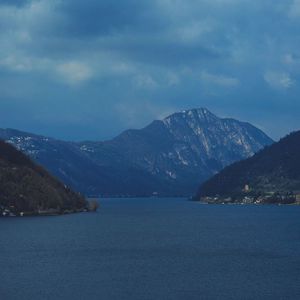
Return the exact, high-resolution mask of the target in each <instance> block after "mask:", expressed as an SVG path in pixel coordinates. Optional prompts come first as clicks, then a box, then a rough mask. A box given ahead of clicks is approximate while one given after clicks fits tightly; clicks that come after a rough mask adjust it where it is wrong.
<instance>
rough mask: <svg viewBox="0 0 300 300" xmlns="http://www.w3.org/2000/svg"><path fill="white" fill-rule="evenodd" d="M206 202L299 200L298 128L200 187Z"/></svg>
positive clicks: (299, 147)
mask: <svg viewBox="0 0 300 300" xmlns="http://www.w3.org/2000/svg"><path fill="white" fill-rule="evenodd" d="M199 198H201V199H202V200H205V201H206V200H208V201H209V202H224V200H226V201H228V202H247V203H252V202H256V203H293V202H295V201H299V202H300V131H297V132H294V133H291V134H290V135H288V136H286V137H285V138H283V139H281V140H280V141H279V142H277V143H274V144H273V145H271V146H269V147H266V148H265V149H264V150H261V151H260V152H258V153H257V154H255V155H254V156H253V157H251V158H249V159H246V160H243V161H240V162H237V163H234V164H232V165H231V166H228V167H227V168H225V169H224V170H222V171H221V172H220V173H219V174H217V175H215V176H214V177H212V178H211V179H209V180H208V181H206V182H205V183H203V184H202V185H201V186H200V189H199V193H198V199H199Z"/></svg>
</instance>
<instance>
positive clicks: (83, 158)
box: [0, 108, 273, 196]
mask: <svg viewBox="0 0 300 300" xmlns="http://www.w3.org/2000/svg"><path fill="white" fill-rule="evenodd" d="M0 138H4V139H6V140H7V141H9V142H10V143H12V144H14V145H15V146H16V147H17V148H18V149H20V150H22V151H23V152H25V153H27V154H28V155H30V156H31V157H32V158H33V159H34V160H36V161H37V162H39V163H40V164H42V165H43V166H45V167H46V168H47V169H48V170H49V171H50V172H51V173H52V174H54V175H55V176H57V177H59V178H60V179H61V180H63V181H64V182H65V183H66V184H67V185H70V186H71V187H73V188H75V189H76V190H78V191H81V192H83V193H85V194H87V195H93V194H94V195H96V194H98V195H99V194H100V195H110V196H111V195H123V196H149V195H152V194H153V193H155V194H159V195H164V196H179V195H191V194H192V193H193V191H194V190H195V189H196V188H197V186H198V184H199V182H203V181H204V180H206V179H207V178H209V177H210V176H212V175H214V174H215V173H216V172H218V171H220V170H221V169H222V168H224V167H225V166H227V165H229V164H231V163H233V162H235V161H238V160H241V159H243V158H247V157H249V156H252V155H253V154H254V153H255V152H257V151H259V150H260V149H262V148H263V147H264V146H266V145H269V144H271V143H272V142H273V141H272V140H271V139H270V138H269V137H268V136H267V135H265V134H264V133H263V132H262V131H261V130H259V129H257V128H256V127H254V126H252V125H250V124H249V123H244V122H240V121H237V120H234V119H227V118H226V119H221V118H218V117H217V116H215V115H214V114H212V113H211V112H209V111H208V110H207V109H205V108H200V109H192V110H187V111H182V112H179V113H175V114H172V115H170V116H168V117H167V118H165V119H163V120H156V121H154V122H152V123H151V124H150V125H148V126H147V127H145V128H143V129H139V130H127V131H125V132H123V133H122V134H120V135H119V136H117V137H116V138H114V139H112V140H109V141H104V142H102V141H99V142H93V141H87V142H76V143H75V142H64V141H58V140H55V139H50V138H47V137H43V136H37V135H33V134H28V133H24V132H20V131H15V130H11V129H3V130H0Z"/></svg>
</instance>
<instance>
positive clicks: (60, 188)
mask: <svg viewBox="0 0 300 300" xmlns="http://www.w3.org/2000/svg"><path fill="white" fill-rule="evenodd" d="M86 206H87V202H86V200H85V198H84V197H83V196H82V195H80V194H78V193H76V192H73V191H72V190H71V189H69V188H68V187H66V186H65V185H63V184H62V183H61V182H60V181H58V180H57V179H56V178H54V177H53V176H51V175H50V174H49V173H48V172H47V171H46V170H45V169H44V168H42V167H41V166H38V165H36V164H35V163H34V162H32V161H31V160H30V159H29V158H28V157H27V156H26V155H24V154H23V153H21V152H20V151H18V150H17V149H15V148H14V147H13V146H12V145H10V144H8V143H6V142H3V141H0V207H1V209H2V210H3V209H7V208H9V209H10V210H13V211H14V212H21V211H22V212H32V213H34V212H38V211H45V210H48V209H55V210H57V211H64V210H76V209H83V208H85V207H86Z"/></svg>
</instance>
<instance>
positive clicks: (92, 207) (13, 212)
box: [0, 199, 99, 217]
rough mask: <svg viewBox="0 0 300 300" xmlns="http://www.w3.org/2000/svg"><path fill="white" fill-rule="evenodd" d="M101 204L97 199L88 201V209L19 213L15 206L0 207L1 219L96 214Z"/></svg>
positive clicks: (43, 210) (41, 209) (58, 209)
mask: <svg viewBox="0 0 300 300" xmlns="http://www.w3.org/2000/svg"><path fill="white" fill-rule="evenodd" d="M98 207H99V203H98V201H97V200H96V199H89V200H87V205H86V207H83V208H77V209H61V208H48V209H45V208H42V207H40V208H38V209H37V210H36V211H18V209H17V208H16V207H15V206H13V205H10V206H7V207H6V206H3V205H1V206H0V217H26V216H59V215H66V214H74V213H82V212H96V211H97V209H98Z"/></svg>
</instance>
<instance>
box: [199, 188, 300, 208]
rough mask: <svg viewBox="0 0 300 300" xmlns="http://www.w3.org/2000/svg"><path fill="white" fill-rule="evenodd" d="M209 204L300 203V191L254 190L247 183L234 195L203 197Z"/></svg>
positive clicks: (203, 200) (202, 199) (202, 200)
mask: <svg viewBox="0 0 300 300" xmlns="http://www.w3.org/2000/svg"><path fill="white" fill-rule="evenodd" d="M201 202H204V203H207V204H278V205H281V204H295V205H300V191H293V192H278V191H276V192H275V191H269V192H261V191H254V190H252V189H251V187H250V186H249V185H248V184H246V185H245V187H244V188H243V189H242V191H241V192H240V193H238V194H236V195H234V196H228V197H224V196H223V197H221V196H218V195H216V196H214V197H202V198H201Z"/></svg>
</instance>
